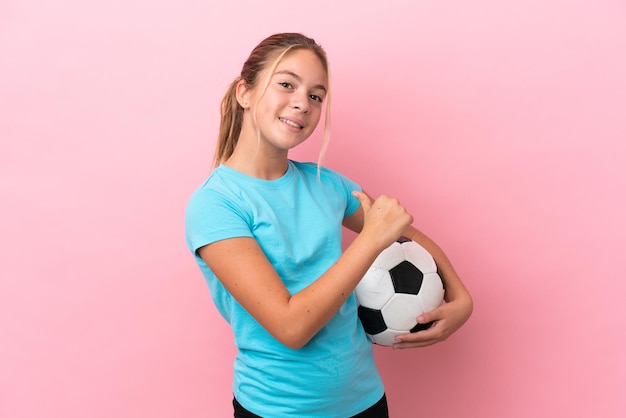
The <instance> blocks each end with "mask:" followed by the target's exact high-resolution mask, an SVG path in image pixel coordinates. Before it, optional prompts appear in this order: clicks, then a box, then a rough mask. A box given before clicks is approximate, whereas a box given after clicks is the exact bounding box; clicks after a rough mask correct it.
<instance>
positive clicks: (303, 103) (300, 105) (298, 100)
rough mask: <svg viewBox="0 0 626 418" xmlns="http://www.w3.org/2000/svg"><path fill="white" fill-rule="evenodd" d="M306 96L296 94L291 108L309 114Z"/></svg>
mask: <svg viewBox="0 0 626 418" xmlns="http://www.w3.org/2000/svg"><path fill="white" fill-rule="evenodd" d="M308 99H309V98H308V95H306V94H298V95H294V98H293V103H292V105H293V108H294V109H297V110H299V111H301V112H302V113H309V100H308Z"/></svg>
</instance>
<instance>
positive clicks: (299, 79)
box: [274, 70, 326, 92]
mask: <svg viewBox="0 0 626 418" xmlns="http://www.w3.org/2000/svg"><path fill="white" fill-rule="evenodd" d="M276 74H287V75H290V76H292V77H293V78H295V79H296V80H298V81H300V82H301V81H302V77H300V76H299V75H298V74H296V73H294V72H293V71H289V70H283V71H276V72H275V73H274V75H276ZM313 88H314V89H320V90H324V92H326V86H324V85H323V84H317V85H315V86H313Z"/></svg>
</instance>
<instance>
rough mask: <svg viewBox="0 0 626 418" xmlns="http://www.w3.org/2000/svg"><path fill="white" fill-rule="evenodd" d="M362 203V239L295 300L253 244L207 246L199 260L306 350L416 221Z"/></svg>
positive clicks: (385, 205) (398, 209)
mask: <svg viewBox="0 0 626 418" xmlns="http://www.w3.org/2000/svg"><path fill="white" fill-rule="evenodd" d="M355 195H356V196H357V197H358V198H359V200H360V201H361V207H360V208H359V209H358V211H357V212H358V213H357V214H356V215H353V216H351V217H349V218H347V222H348V223H349V224H350V223H354V222H355V220H357V221H358V222H357V223H359V224H360V225H362V228H359V231H360V234H359V235H358V236H357V237H356V238H355V239H354V241H353V242H352V244H351V245H350V246H349V247H348V248H347V249H346V251H345V252H344V253H343V254H342V256H341V257H340V258H339V259H338V260H337V262H336V263H335V264H334V265H333V266H331V268H330V269H328V270H327V271H326V272H325V273H324V274H323V275H322V276H320V277H319V278H318V279H317V280H315V281H314V282H313V283H311V284H310V285H309V286H308V287H306V288H304V289H303V290H302V291H300V292H298V293H296V294H294V295H290V294H289V292H288V290H287V288H286V287H285V285H284V284H283V282H282V280H281V279H280V277H279V276H278V274H277V273H276V270H275V269H274V268H273V266H272V265H271V264H270V262H269V261H268V260H267V258H266V256H265V254H264V253H263V251H262V250H261V248H260V246H259V245H258V244H257V242H256V241H255V240H254V239H253V238H231V239H226V240H222V241H218V242H215V243H212V244H209V245H206V246H204V247H202V248H200V249H199V250H198V253H199V255H200V256H201V257H202V259H203V260H204V261H205V262H206V263H207V265H208V266H209V268H211V270H212V271H213V272H214V273H215V275H216V276H217V277H218V279H219V280H220V281H221V282H222V284H223V285H224V287H225V288H226V289H227V290H228V291H229V292H230V293H231V294H232V295H233V297H234V298H235V299H237V301H238V302H239V303H240V304H241V305H242V306H243V307H244V308H245V309H246V310H247V311H248V312H249V313H250V314H251V315H252V316H253V317H254V318H255V319H256V320H257V321H258V322H259V323H260V324H261V325H262V326H263V327H264V328H265V329H266V330H267V331H268V332H269V333H270V334H272V335H273V336H274V337H275V338H276V339H278V340H279V341H281V342H282V343H283V344H285V345H287V346H288V347H291V348H294V349H298V348H300V347H302V346H304V345H305V344H306V343H307V342H308V341H309V340H310V339H311V338H312V337H313V336H314V335H315V334H316V333H317V332H318V331H319V330H320V329H321V328H322V327H323V326H324V324H326V323H327V322H328V321H329V320H330V318H331V317H332V316H333V315H334V314H335V313H336V312H337V311H338V310H339V308H340V307H341V305H342V304H343V303H344V302H345V300H346V299H347V298H348V296H350V294H351V293H352V291H353V290H354V288H355V287H356V285H357V284H358V282H359V281H360V279H361V278H362V277H363V275H364V274H365V272H366V271H367V269H368V268H369V266H370V265H371V263H372V262H373V261H374V259H375V258H376V257H377V256H378V254H379V253H380V252H381V251H382V250H383V249H384V248H386V247H387V246H388V245H390V244H391V243H392V242H393V241H394V240H396V239H397V238H398V237H399V236H400V235H401V233H402V232H403V231H404V230H405V229H406V228H407V226H408V225H409V224H410V223H411V222H412V217H411V216H410V215H409V214H408V213H407V212H406V210H405V209H404V208H403V207H402V206H401V205H400V204H399V202H398V201H397V200H395V199H392V198H389V197H386V196H381V197H380V198H378V199H377V200H376V201H374V202H371V201H370V200H369V199H368V198H367V197H366V196H365V195H364V194H362V193H358V192H355Z"/></svg>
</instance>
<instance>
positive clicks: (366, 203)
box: [352, 190, 372, 212]
mask: <svg viewBox="0 0 626 418" xmlns="http://www.w3.org/2000/svg"><path fill="white" fill-rule="evenodd" d="M352 196H354V197H356V198H357V199H359V202H361V206H362V207H363V212H367V211H369V210H370V208H371V207H372V199H370V197H369V196H368V195H366V194H365V193H363V192H359V191H358V190H354V191H353V192H352Z"/></svg>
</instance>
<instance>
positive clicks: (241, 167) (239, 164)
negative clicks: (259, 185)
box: [224, 147, 288, 180]
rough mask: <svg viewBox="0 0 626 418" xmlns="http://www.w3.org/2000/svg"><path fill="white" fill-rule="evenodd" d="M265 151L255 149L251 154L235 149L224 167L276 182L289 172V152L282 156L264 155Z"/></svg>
mask: <svg viewBox="0 0 626 418" xmlns="http://www.w3.org/2000/svg"><path fill="white" fill-rule="evenodd" d="M262 154H263V150H261V149H255V150H251V151H249V152H246V151H244V150H241V149H240V148H239V147H236V148H235V151H234V152H233V155H231V156H230V158H229V159H228V160H226V162H225V163H224V165H226V166H228V167H230V168H232V169H234V170H237V171H239V172H240V173H243V174H246V175H248V176H251V177H256V178H259V179H263V180H276V179H277V178H280V177H282V176H283V175H284V174H285V173H286V172H287V167H288V162H287V152H286V151H285V152H283V153H281V155H275V156H267V155H262Z"/></svg>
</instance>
